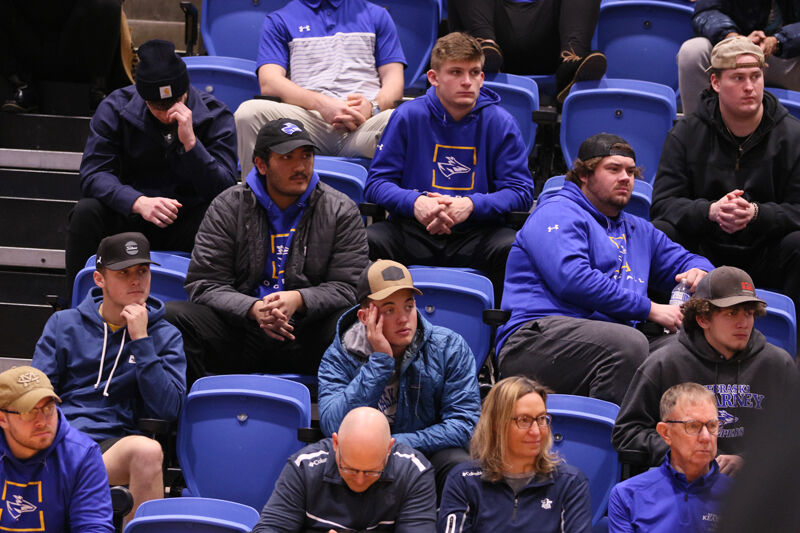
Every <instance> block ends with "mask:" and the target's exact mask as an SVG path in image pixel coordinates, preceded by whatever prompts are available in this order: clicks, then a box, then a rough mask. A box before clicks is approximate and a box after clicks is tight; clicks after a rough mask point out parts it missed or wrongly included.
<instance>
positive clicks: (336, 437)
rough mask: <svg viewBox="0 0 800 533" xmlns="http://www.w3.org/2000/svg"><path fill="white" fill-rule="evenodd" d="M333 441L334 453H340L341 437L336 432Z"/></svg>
mask: <svg viewBox="0 0 800 533" xmlns="http://www.w3.org/2000/svg"><path fill="white" fill-rule="evenodd" d="M331 441H333V453H337V452H338V451H339V435H337V434H336V432H335V431H334V432H333V433H332V434H331Z"/></svg>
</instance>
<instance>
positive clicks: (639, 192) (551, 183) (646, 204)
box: [536, 175, 653, 220]
mask: <svg viewBox="0 0 800 533" xmlns="http://www.w3.org/2000/svg"><path fill="white" fill-rule="evenodd" d="M565 179H566V177H565V176H564V175H560V176H553V177H552V178H550V179H548V180H547V181H546V182H545V183H544V187H542V192H540V193H539V197H538V198H537V200H536V205H537V206H538V205H539V204H540V203H541V202H542V201H543V200H544V199H545V198H547V197H548V196H550V195H552V194H554V193H555V192H556V191H558V190H560V189H561V188H562V187H563V186H564V180H565ZM652 203H653V187H652V186H651V185H650V184H649V183H647V182H646V181H644V180H641V179H638V180H635V181H634V182H633V193H632V194H631V199H630V201H629V202H628V205H626V206H625V208H624V209H623V211H625V212H626V213H630V214H632V215H636V216H637V217H642V218H644V219H645V220H650V205H651V204H652Z"/></svg>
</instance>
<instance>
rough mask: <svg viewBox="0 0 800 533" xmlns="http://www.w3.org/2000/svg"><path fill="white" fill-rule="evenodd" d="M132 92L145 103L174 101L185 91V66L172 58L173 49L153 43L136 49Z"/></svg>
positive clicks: (156, 40)
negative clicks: (134, 90) (134, 87)
mask: <svg viewBox="0 0 800 533" xmlns="http://www.w3.org/2000/svg"><path fill="white" fill-rule="evenodd" d="M136 90H137V91H138V92H139V95H140V96H141V97H142V98H144V99H145V100H147V101H150V102H158V101H161V100H169V99H170V98H177V97H179V96H181V95H183V93H185V92H186V91H188V90H189V75H188V74H187V73H186V64H185V63H184V62H183V60H182V59H181V58H180V57H178V56H177V55H176V54H175V45H174V44H172V43H171V42H169V41H162V40H161V39H153V40H150V41H147V42H146V43H144V44H142V45H141V46H140V47H139V65H138V66H137V67H136Z"/></svg>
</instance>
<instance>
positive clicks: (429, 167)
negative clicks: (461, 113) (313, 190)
mask: <svg viewBox="0 0 800 533" xmlns="http://www.w3.org/2000/svg"><path fill="white" fill-rule="evenodd" d="M499 104H500V97H499V96H498V95H497V94H496V93H494V92H493V91H491V90H490V89H487V88H486V87H483V88H481V90H480V94H479V95H478V100H477V102H476V103H475V107H474V108H473V109H472V111H470V112H469V113H468V114H467V115H466V116H465V117H463V118H462V119H461V120H459V121H455V120H453V117H451V116H450V114H449V113H448V112H447V111H446V110H445V108H444V107H443V106H442V104H441V102H440V101H439V98H438V97H437V96H436V90H435V89H434V88H433V87H431V88H430V89H428V92H427V93H426V94H425V96H423V97H421V98H417V99H416V100H412V101H411V102H407V103H405V104H403V105H402V106H400V107H398V108H397V109H396V110H394V112H393V113H392V116H391V118H390V119H389V123H388V124H387V126H386V129H385V130H384V132H383V137H381V141H380V143H379V144H378V149H377V150H376V152H375V157H374V159H373V160H372V165H371V166H370V170H369V176H368V177H367V183H366V191H365V193H366V197H367V200H368V201H370V202H375V203H377V204H379V205H381V206H383V207H384V208H386V209H387V210H389V211H390V212H391V213H392V214H394V215H400V216H403V217H407V218H413V217H414V201H415V200H416V199H417V197H418V196H419V195H420V194H423V193H426V192H436V193H440V194H444V195H449V196H469V197H470V199H471V200H472V202H473V204H474V205H475V209H474V211H473V213H472V215H471V216H470V218H469V219H468V221H467V222H468V223H469V222H486V221H492V222H502V221H503V218H504V216H505V214H506V213H508V212H510V211H527V210H528V209H530V207H531V205H532V203H533V179H532V178H531V175H530V172H529V171H528V154H527V152H526V149H525V143H524V142H523V140H522V134H521V133H520V130H519V126H518V125H517V123H516V120H515V119H514V117H512V116H511V115H510V114H509V113H508V112H507V111H506V110H504V109H503V108H501V107H500V105H499Z"/></svg>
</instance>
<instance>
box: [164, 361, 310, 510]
mask: <svg viewBox="0 0 800 533" xmlns="http://www.w3.org/2000/svg"><path fill="white" fill-rule="evenodd" d="M310 423H311V398H310V395H309V392H308V389H307V388H306V387H305V385H303V384H301V383H296V382H294V381H289V380H285V379H281V378H277V377H274V376H265V375H226V376H209V377H205V378H201V379H199V380H197V381H196V382H195V384H194V385H193V386H192V390H191V391H190V392H189V395H188V396H187V398H186V402H185V403H184V408H183V410H182V411H181V416H180V421H179V424H178V446H177V448H178V461H179V463H180V466H181V470H182V472H183V476H184V479H185V480H186V487H187V489H188V492H189V493H190V494H191V495H193V496H202V497H206V498H218V499H222V500H229V501H234V502H238V503H242V504H244V505H248V506H250V507H252V508H254V509H261V508H263V506H264V504H265V503H266V502H267V500H268V499H269V496H270V494H271V493H272V490H273V488H274V486H275V481H276V480H277V479H278V476H279V475H280V473H281V470H282V469H283V467H284V465H285V463H286V460H287V459H288V458H289V456H290V455H292V454H293V453H295V452H296V451H298V450H299V449H300V448H301V447H302V443H301V442H300V441H298V440H297V429H298V428H300V427H308V426H309V425H310Z"/></svg>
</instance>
